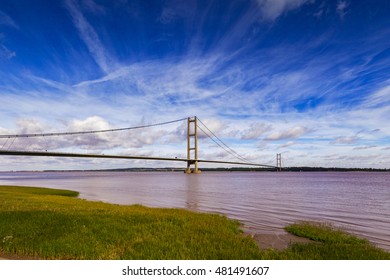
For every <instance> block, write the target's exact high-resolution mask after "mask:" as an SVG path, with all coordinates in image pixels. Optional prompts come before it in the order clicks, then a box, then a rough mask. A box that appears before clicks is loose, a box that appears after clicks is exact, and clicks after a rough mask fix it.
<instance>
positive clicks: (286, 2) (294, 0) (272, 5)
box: [257, 0, 313, 21]
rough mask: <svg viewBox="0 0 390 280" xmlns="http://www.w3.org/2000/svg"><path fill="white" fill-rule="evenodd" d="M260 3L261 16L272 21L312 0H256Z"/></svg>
mask: <svg viewBox="0 0 390 280" xmlns="http://www.w3.org/2000/svg"><path fill="white" fill-rule="evenodd" d="M257 2H258V4H259V5H260V9H261V11H262V14H263V17H264V18H265V19H266V20H269V21H273V20H275V19H277V18H278V17H279V16H281V15H283V14H284V13H287V12H288V11H291V10H294V9H297V8H299V7H300V6H302V5H304V4H306V3H312V2H313V1H312V0H257Z"/></svg>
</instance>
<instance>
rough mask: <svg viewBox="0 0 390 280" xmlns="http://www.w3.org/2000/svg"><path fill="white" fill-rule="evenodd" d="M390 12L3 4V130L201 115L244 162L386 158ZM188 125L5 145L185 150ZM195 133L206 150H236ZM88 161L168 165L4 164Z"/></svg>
mask: <svg viewBox="0 0 390 280" xmlns="http://www.w3.org/2000/svg"><path fill="white" fill-rule="evenodd" d="M389 15H390V2H389V1H387V0H373V1H369V0H356V1H352V0H329V1H325V0H277V1H276V0H275V1H271V0H226V1H220V0H214V1H212V0H207V1H206V0H204V1H195V0H194V1H192V0H188V1H180V0H167V1H162V0H161V1H157V0H153V1H152V0H149V1H148V0H138V1H136V0H127V1H126V0H118V1H103V0H101V1H98V0H58V1H43V0H33V1H32V0H18V1H5V0H1V1H0V117H1V121H0V134H9V133H26V132H31V133H34V132H35V133H39V132H52V131H69V130H87V129H106V128H117V127H128V126H132V125H139V124H147V123H155V122H160V121H169V120H173V119H179V118H183V117H187V116H194V115H196V116H198V117H199V118H200V119H201V120H202V121H203V122H204V123H206V125H208V126H209V128H211V129H212V130H213V131H214V132H215V133H216V134H217V135H218V136H219V137H220V138H222V139H223V140H224V141H225V142H226V143H227V144H229V145H231V147H232V148H234V149H235V150H236V151H237V152H238V153H240V154H241V155H243V156H244V157H246V158H248V159H250V160H251V161H255V162H259V163H267V164H274V163H275V157H276V153H282V158H283V162H284V164H285V165H288V166H304V165H311V166H336V167H381V168H390V125H389V124H388V123H389V116H390V74H389V73H390V16H389ZM184 130H185V123H182V124H180V123H179V124H173V125H169V126H167V127H160V128H154V129H150V130H146V131H139V133H137V134H135V133H132V134H131V133H127V134H125V133H122V134H121V135H119V134H118V135H103V134H101V135H98V136H93V137H92V136H91V137H89V138H83V139H54V138H51V139H44V140H34V141H35V142H33V140H29V142H26V141H27V140H17V141H15V143H13V146H10V144H11V143H10V142H8V143H5V140H2V139H0V147H2V148H3V149H7V148H9V149H13V148H27V147H32V148H34V149H37V150H39V149H49V150H61V149H63V150H68V151H70V150H71V151H80V152H97V153H100V152H102V153H116V154H137V155H138V154H141V155H155V156H179V157H181V156H183V157H184V156H185V154H186V151H185V144H186V143H185V139H184V133H183V131H184ZM201 138H202V139H200V148H201V151H200V156H201V157H202V158H218V159H224V160H233V159H234V158H231V157H230V156H229V155H226V153H224V151H223V150H221V149H219V148H218V147H217V146H215V145H214V144H213V142H211V141H209V140H207V139H204V138H203V137H201ZM1 141H2V142H1ZM23 141H24V142H23ZM3 142H4V143H3ZM97 164H98V166H99V168H100V167H101V168H110V167H124V166H161V165H165V163H153V162H118V161H101V160H100V161H98V160H97V161H91V160H89V161H84V160H83V161H80V160H75V159H74V160H71V159H39V160H38V161H37V159H34V161H32V160H31V159H26V158H24V159H22V158H4V157H3V158H2V160H1V162H0V170H10V169H11V170H20V169H39V168H42V169H45V168H48V167H51V168H54V167H53V166H54V165H55V168H57V167H58V168H68V169H72V168H90V167H95V166H96V165H97Z"/></svg>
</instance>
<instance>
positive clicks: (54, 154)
mask: <svg viewBox="0 0 390 280" xmlns="http://www.w3.org/2000/svg"><path fill="white" fill-rule="evenodd" d="M0 155H3V156H30V157H72V158H112V159H140V160H161V161H180V162H188V161H190V162H191V163H193V162H195V160H194V159H191V160H188V159H186V158H166V157H146V156H125V155H105V154H77V153H64V152H39V151H16V150H0ZM197 162H203V163H220V164H234V165H246V166H256V167H268V168H276V166H273V165H266V164H257V163H247V162H234V161H219V160H202V159H198V160H197Z"/></svg>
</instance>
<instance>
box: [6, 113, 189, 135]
mask: <svg viewBox="0 0 390 280" xmlns="http://www.w3.org/2000/svg"><path fill="white" fill-rule="evenodd" d="M184 120H187V118H182V119H177V120H173V121H167V122H161V123H154V124H148V125H140V126H133V127H124V128H114V129H103V130H89V131H73V132H54V133H32V134H8V135H0V138H22V137H44V136H61V135H81V134H94V133H104V132H113V131H124V130H132V129H140V128H147V127H153V126H160V125H166V124H171V123H176V122H181V121H184Z"/></svg>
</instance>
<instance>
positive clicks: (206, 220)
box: [0, 186, 390, 260]
mask: <svg viewBox="0 0 390 280" xmlns="http://www.w3.org/2000/svg"><path fill="white" fill-rule="evenodd" d="M77 195H78V193H77V192H73V191H65V190H55V189H44V188H31V187H10V186H0V254H3V255H5V256H7V255H18V256H20V257H21V258H28V257H30V258H31V257H32V258H38V259H92V260H97V259H156V260H159V259H163V260H166V259H390V253H387V252H385V251H383V250H380V249H377V248H376V247H373V246H372V245H370V244H369V243H368V242H367V241H366V240H362V239H358V238H356V237H353V236H351V235H349V234H346V233H345V232H341V231H338V230H334V229H332V228H331V227H329V226H325V225H314V224H308V223H300V224H294V225H291V226H289V227H287V229H286V230H287V231H289V232H291V233H293V234H295V235H298V236H303V237H307V238H309V239H312V240H315V241H316V242H314V243H311V244H292V245H291V246H290V247H289V248H288V249H286V250H284V251H281V252H279V251H274V250H267V251H265V250H261V249H259V248H258V247H257V245H256V244H255V242H254V241H253V240H252V239H251V238H250V237H248V236H244V235H243V234H242V233H241V231H240V229H239V223H238V222H236V221H232V220H229V219H227V218H226V217H223V216H220V215H216V214H202V213H194V212H190V211H186V210H180V209H159V208H147V207H143V206H139V205H134V206H120V205H112V204H107V203H102V202H93V201H86V200H82V199H78V198H75V197H76V196H77Z"/></svg>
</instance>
